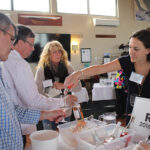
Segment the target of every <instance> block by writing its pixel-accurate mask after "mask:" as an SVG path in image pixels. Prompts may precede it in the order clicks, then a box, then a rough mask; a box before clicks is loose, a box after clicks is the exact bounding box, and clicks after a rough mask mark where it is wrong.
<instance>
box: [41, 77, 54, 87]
mask: <svg viewBox="0 0 150 150" xmlns="http://www.w3.org/2000/svg"><path fill="white" fill-rule="evenodd" d="M50 86H53V82H52V79H49V80H45V81H43V87H44V88H47V87H50Z"/></svg>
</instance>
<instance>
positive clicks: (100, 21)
mask: <svg viewBox="0 0 150 150" xmlns="http://www.w3.org/2000/svg"><path fill="white" fill-rule="evenodd" d="M93 23H94V26H113V27H117V26H119V25H120V22H119V20H117V19H114V20H113V19H100V18H93Z"/></svg>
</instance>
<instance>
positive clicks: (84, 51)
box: [80, 48, 91, 63]
mask: <svg viewBox="0 0 150 150" xmlns="http://www.w3.org/2000/svg"><path fill="white" fill-rule="evenodd" d="M80 52H81V63H90V62H91V48H81V50H80Z"/></svg>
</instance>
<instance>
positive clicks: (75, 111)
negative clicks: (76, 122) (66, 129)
mask: <svg viewBox="0 0 150 150" xmlns="http://www.w3.org/2000/svg"><path fill="white" fill-rule="evenodd" d="M73 113H74V117H75V118H76V119H80V114H79V112H78V110H74V111H73Z"/></svg>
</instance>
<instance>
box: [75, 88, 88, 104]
mask: <svg viewBox="0 0 150 150" xmlns="http://www.w3.org/2000/svg"><path fill="white" fill-rule="evenodd" d="M73 94H74V95H75V96H77V97H78V102H79V103H82V102H88V101H89V95H88V92H87V90H86V88H84V87H82V88H81V90H80V91H79V92H73Z"/></svg>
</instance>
